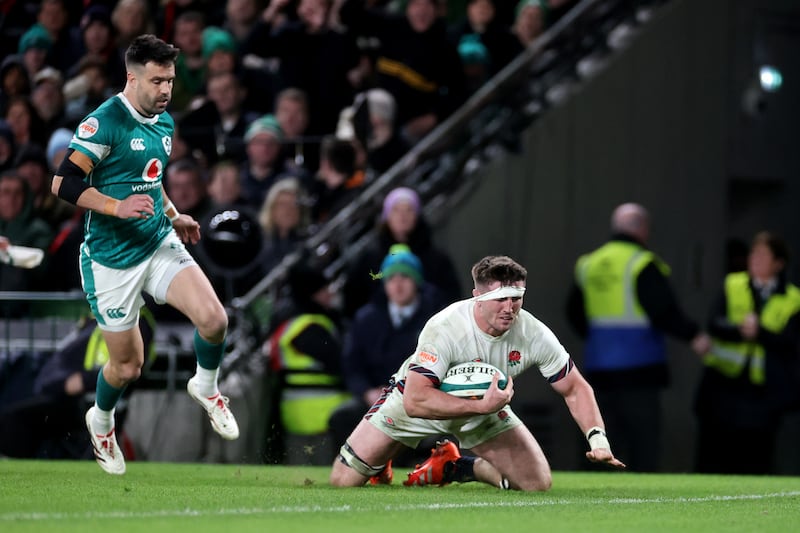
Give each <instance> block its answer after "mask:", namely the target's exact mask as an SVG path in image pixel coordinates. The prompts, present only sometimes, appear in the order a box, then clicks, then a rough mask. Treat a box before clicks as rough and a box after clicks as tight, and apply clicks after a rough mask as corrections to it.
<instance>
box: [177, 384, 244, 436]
mask: <svg viewBox="0 0 800 533" xmlns="http://www.w3.org/2000/svg"><path fill="white" fill-rule="evenodd" d="M186 390H187V391H188V392H189V396H191V397H192V398H193V399H194V401H196V402H197V403H199V404H200V405H202V406H203V409H205V410H206V413H208V418H209V419H211V427H212V428H214V431H216V432H217V433H219V435H220V436H221V437H222V438H223V439H226V440H236V439H238V438H239V426H238V424H236V418H234V416H233V413H232V412H231V410H230V408H229V407H228V403H229V400H228V398H227V397H226V396H223V395H221V394H220V393H219V392H218V393H216V394H215V395H214V396H211V397H210V398H209V397H206V396H205V395H204V394H202V393H201V392H200V391H199V390H197V383H196V382H195V378H194V377H192V378H191V379H190V380H189V381H188V382H187V383H186Z"/></svg>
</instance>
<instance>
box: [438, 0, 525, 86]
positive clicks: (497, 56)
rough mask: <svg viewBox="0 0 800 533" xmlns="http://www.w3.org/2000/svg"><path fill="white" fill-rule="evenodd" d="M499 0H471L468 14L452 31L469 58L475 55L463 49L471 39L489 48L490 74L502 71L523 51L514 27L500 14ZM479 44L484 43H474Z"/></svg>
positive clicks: (487, 59)
mask: <svg viewBox="0 0 800 533" xmlns="http://www.w3.org/2000/svg"><path fill="white" fill-rule="evenodd" d="M495 1H496V0H468V2H467V12H466V16H464V17H462V18H461V19H460V20H459V21H458V22H456V23H454V24H453V25H452V26H451V27H450V31H449V33H450V38H451V40H452V42H453V43H455V45H456V46H457V47H458V48H459V53H460V55H461V58H462V60H463V59H465V56H466V58H467V59H468V60H469V59H475V58H473V57H472V56H470V55H467V54H466V50H464V49H462V46H466V47H467V48H469V45H466V43H471V44H472V45H473V48H474V49H476V50H485V51H486V54H487V55H486V59H485V60H486V65H487V66H488V68H487V69H486V70H487V72H486V74H487V78H489V77H492V76H493V75H495V74H497V73H498V72H500V70H501V69H502V68H503V67H505V66H506V65H507V64H508V63H509V62H510V61H511V60H512V59H514V57H516V56H517V55H518V54H519V53H520V52H521V51H522V45H521V44H520V42H519V40H518V39H517V38H516V36H515V35H514V34H513V33H511V30H510V28H509V27H508V26H507V25H504V24H503V23H502V22H501V21H500V20H499V19H498V18H497V10H496V7H495ZM470 36H471V37H470ZM476 44H480V45H482V48H478V47H477V46H474V45H476ZM481 60H482V61H483V58H481ZM482 61H481V62H482ZM465 63H466V62H465Z"/></svg>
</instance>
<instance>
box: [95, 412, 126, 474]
mask: <svg viewBox="0 0 800 533" xmlns="http://www.w3.org/2000/svg"><path fill="white" fill-rule="evenodd" d="M93 416H94V406H92V407H91V408H90V409H89V410H88V411H86V429H88V430H89V435H90V436H91V438H92V447H93V448H94V456H95V458H96V459H97V464H99V465H100V468H102V469H103V470H105V471H106V472H108V473H109V474H114V475H121V474H124V473H125V457H123V455H122V450H121V449H120V448H119V444H117V437H116V435H115V434H114V430H115V428H113V427H112V428H111V431H109V432H108V433H107V434H105V435H104V434H100V433H97V432H96V431H95V430H94V429H92V417H93Z"/></svg>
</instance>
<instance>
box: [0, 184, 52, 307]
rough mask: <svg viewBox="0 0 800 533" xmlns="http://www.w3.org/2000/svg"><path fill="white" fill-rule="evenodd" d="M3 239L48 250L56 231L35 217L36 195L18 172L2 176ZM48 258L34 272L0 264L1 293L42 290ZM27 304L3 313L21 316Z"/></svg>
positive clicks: (0, 231) (0, 213)
mask: <svg viewBox="0 0 800 533" xmlns="http://www.w3.org/2000/svg"><path fill="white" fill-rule="evenodd" d="M0 237H3V238H5V239H7V240H8V242H9V243H10V244H14V245H18V246H28V247H31V248H39V249H40V250H47V246H48V245H49V244H50V241H51V240H52V238H53V231H52V230H51V229H50V226H48V225H47V222H45V221H44V220H42V219H40V218H38V217H36V216H35V214H34V211H33V194H31V191H30V187H28V183H27V182H26V181H25V179H24V178H23V177H22V176H20V175H19V174H18V173H17V172H16V171H13V170H10V171H6V172H5V173H4V174H2V175H0ZM46 269H47V258H46V257H45V260H44V261H42V263H41V264H40V265H39V266H37V267H36V268H33V269H23V268H17V267H15V266H13V265H9V264H6V263H0V290H2V291H34V290H41V287H42V281H43V276H44V273H45V271H46ZM24 308H25V305H24V302H6V303H5V307H4V308H3V309H2V310H1V312H2V313H4V314H6V316H9V314H10V315H11V316H19V314H20V313H22V312H23V311H24Z"/></svg>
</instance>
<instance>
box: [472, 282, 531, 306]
mask: <svg viewBox="0 0 800 533" xmlns="http://www.w3.org/2000/svg"><path fill="white" fill-rule="evenodd" d="M523 294H525V287H517V286H516V285H503V286H502V287H497V288H496V289H494V290H491V291H489V292H485V293H483V294H479V295H478V296H476V297H475V300H476V301H479V302H485V301H487V300H502V299H503V298H522V295H523Z"/></svg>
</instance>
